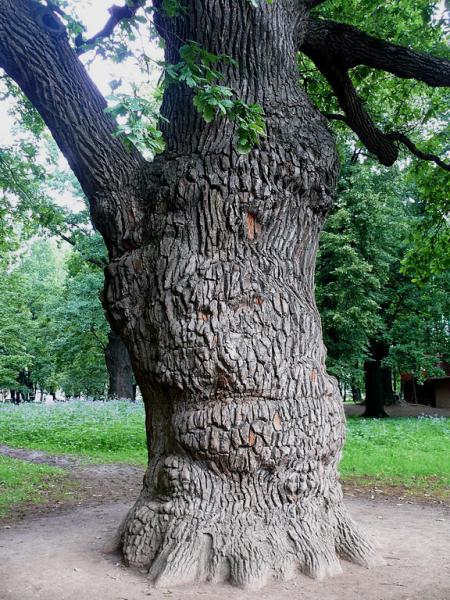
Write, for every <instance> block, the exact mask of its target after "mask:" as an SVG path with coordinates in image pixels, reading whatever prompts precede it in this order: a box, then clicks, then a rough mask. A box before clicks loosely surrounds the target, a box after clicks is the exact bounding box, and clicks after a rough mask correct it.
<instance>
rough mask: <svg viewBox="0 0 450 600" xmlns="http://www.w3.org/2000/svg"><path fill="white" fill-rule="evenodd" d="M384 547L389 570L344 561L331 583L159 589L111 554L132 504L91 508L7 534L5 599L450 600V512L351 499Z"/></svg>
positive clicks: (1, 532) (1, 577) (1, 542)
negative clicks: (107, 551)
mask: <svg viewBox="0 0 450 600" xmlns="http://www.w3.org/2000/svg"><path fill="white" fill-rule="evenodd" d="M347 504H348V506H349V507H350V510H351V512H352V514H353V515H354V517H355V518H356V519H358V521H359V522H360V523H366V524H367V529H368V530H369V531H370V533H371V534H372V535H373V536H375V537H376V538H377V539H378V540H379V541H380V542H381V543H382V546H383V551H382V553H383V556H384V557H385V560H386V565H385V566H383V567H378V568H374V569H371V570H369V571H367V570H365V569H362V568H360V567H357V566H355V565H351V564H348V563H343V569H344V573H343V574H342V575H340V576H338V577H335V578H333V579H328V580H325V581H312V580H310V579H308V578H305V577H303V576H298V577H297V578H296V579H294V580H291V581H289V582H287V583H271V584H270V585H268V586H267V587H266V588H264V589H263V590H262V591H259V592H244V591H242V590H238V589H236V588H231V587H230V586H224V585H220V586H218V585H215V586H212V585H197V586H189V587H181V588H173V589H170V590H168V589H161V590H159V589H155V588H154V587H152V586H151V585H150V584H149V582H148V581H147V580H146V578H145V576H143V575H141V574H140V573H137V572H133V571H131V570H129V569H126V568H124V567H123V566H122V564H121V562H120V558H119V557H118V556H114V555H108V554H105V553H104V552H103V550H102V549H103V547H104V544H105V543H107V542H108V540H109V539H110V538H111V536H112V535H113V533H114V531H115V528H116V526H117V523H119V522H120V520H121V519H122V518H123V517H124V515H125V514H126V511H127V505H125V504H123V503H114V504H107V505H103V506H96V507H95V506H83V507H79V508H76V509H75V510H72V511H70V512H65V513H60V514H54V515H49V516H46V517H40V518H37V519H36V518H34V519H32V520H25V521H22V522H21V523H19V524H16V525H15V526H14V527H12V528H11V529H5V528H3V529H2V528H0V556H1V560H0V598H1V600H148V599H149V598H151V600H163V599H165V598H172V599H173V600H191V599H197V598H205V599H211V600H213V599H214V600H293V598H296V599H297V598H298V599H299V600H300V599H302V600H344V599H345V600H361V599H364V600H449V598H450V585H449V584H450V564H449V562H448V557H449V550H450V548H449V539H450V528H449V513H448V511H447V510H445V509H444V508H442V507H433V506H420V505H412V504H404V505H402V506H397V505H395V504H392V503H388V502H383V503H379V502H376V501H372V502H371V501H370V500H365V499H348V500H347Z"/></svg>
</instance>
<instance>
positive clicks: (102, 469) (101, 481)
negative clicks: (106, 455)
mask: <svg viewBox="0 0 450 600" xmlns="http://www.w3.org/2000/svg"><path fill="white" fill-rule="evenodd" d="M0 454H3V455H4V456H9V457H11V458H18V459H20V460H27V461H30V462H33V463H39V464H46V465H51V466H53V467H62V468H64V469H66V470H67V472H68V477H69V478H70V482H69V484H68V485H65V488H68V489H69V490H70V491H68V492H67V493H66V494H65V495H63V496H61V495H58V494H57V493H56V494H54V493H52V490H50V491H49V492H48V497H47V502H46V503H45V504H40V505H34V504H23V505H20V506H17V507H13V509H12V511H11V513H10V514H9V515H8V516H7V517H3V518H0V528H1V527H2V526H3V525H5V524H6V525H7V524H9V523H15V522H16V521H20V520H22V519H30V518H32V517H36V516H40V515H47V514H49V513H59V512H64V511H67V510H72V509H73V508H74V507H76V506H81V505H88V506H97V505H99V504H105V503H112V502H129V503H132V502H133V500H135V499H136V498H137V496H138V494H139V491H140V489H141V487H142V478H143V476H144V468H143V467H135V466H133V465H128V464H124V463H111V464H101V465H97V464H93V465H91V464H85V463H84V462H83V461H82V459H81V458H79V457H76V456H69V455H54V454H48V453H47V452H42V451H41V450H28V449H22V448H11V447H10V446H5V445H0ZM0 554H1V553H0ZM0 590H1V580H0ZM0 600H2V598H1V591H0Z"/></svg>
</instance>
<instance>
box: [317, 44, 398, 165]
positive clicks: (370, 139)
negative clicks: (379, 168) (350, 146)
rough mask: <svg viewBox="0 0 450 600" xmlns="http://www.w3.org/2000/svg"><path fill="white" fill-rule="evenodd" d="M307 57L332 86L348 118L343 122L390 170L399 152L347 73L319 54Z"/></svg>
mask: <svg viewBox="0 0 450 600" xmlns="http://www.w3.org/2000/svg"><path fill="white" fill-rule="evenodd" d="M308 56H310V58H311V59H312V60H313V61H314V64H315V65H316V67H317V68H318V69H319V71H320V72H321V73H322V75H323V76H324V77H325V78H326V79H327V81H328V82H329V84H330V85H331V87H332V89H333V91H334V93H335V95H336V98H337V100H338V102H339V106H340V107H341V108H342V110H343V111H344V113H345V117H342V118H340V120H341V121H344V122H345V123H347V125H348V126H349V127H350V128H351V129H352V130H353V131H354V132H355V133H356V135H357V136H358V137H359V139H360V140H361V141H362V143H363V144H364V146H366V148H367V149H368V150H369V152H372V153H373V154H375V155H376V156H377V158H378V160H379V161H380V162H381V164H383V165H385V166H387V167H390V166H391V165H393V164H394V162H395V161H396V160H397V158H398V149H397V147H396V146H395V144H394V143H393V142H392V141H391V140H389V139H388V138H387V137H386V136H385V135H384V133H383V132H382V131H381V130H380V129H378V127H377V126H376V125H375V123H374V122H373V121H372V118H371V117H370V115H369V113H368V112H367V111H366V110H365V108H364V105H363V103H362V101H361V98H360V97H359V96H358V94H357V93H356V90H355V88H354V86H353V83H352V81H351V79H350V77H349V75H348V73H347V71H345V70H343V69H341V68H340V67H339V66H338V65H337V64H336V63H334V62H332V61H330V60H329V59H327V58H324V57H323V56H321V55H318V54H316V53H311V54H309V55H308Z"/></svg>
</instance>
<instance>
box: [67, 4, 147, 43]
mask: <svg viewBox="0 0 450 600" xmlns="http://www.w3.org/2000/svg"><path fill="white" fill-rule="evenodd" d="M143 4H144V2H143V1H142V0H134V1H133V2H132V3H129V4H125V5H124V6H116V5H113V6H111V8H110V9H109V14H110V15H111V16H110V17H109V19H108V21H107V22H106V24H105V26H104V27H103V29H101V30H100V31H99V32H97V33H96V34H95V35H93V36H92V37H91V38H89V39H88V40H84V39H83V37H82V36H78V37H77V39H76V45H77V54H83V53H84V52H87V51H88V50H90V49H91V48H92V46H95V44H97V43H98V42H99V41H101V40H103V39H105V38H107V37H109V36H111V35H112V34H113V32H114V30H115V28H116V27H117V25H118V24H119V23H120V22H121V21H125V20H129V19H132V18H133V17H134V15H135V14H136V12H137V11H138V10H139V8H140V7H141V6H142V5H143Z"/></svg>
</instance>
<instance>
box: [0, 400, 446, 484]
mask: <svg viewBox="0 0 450 600" xmlns="http://www.w3.org/2000/svg"><path fill="white" fill-rule="evenodd" d="M0 443H4V444H8V445H10V446H15V447H23V448H33V449H38V450H47V451H48V452H52V453H55V454H76V455H81V456H84V457H86V459H89V460H90V461H95V462H128V463H133V464H142V465H144V464H145V462H146V441H145V431H144V411H143V406H142V404H141V403H136V404H130V403H127V402H121V401H113V402H106V403H105V402H81V401H80V402H68V403H57V404H54V405H39V404H23V405H21V406H14V405H10V404H4V405H0ZM449 447H450V419H442V418H440V419H439V418H419V419H407V418H401V419H386V420H366V419H359V418H350V419H349V420H348V433H347V442H346V445H345V448H344V459H343V461H342V463H341V473H342V479H343V481H344V482H345V481H352V480H361V478H365V479H366V481H367V482H369V483H370V482H372V483H373V482H375V483H376V484H377V485H389V486H392V485H394V486H395V485H403V486H406V487H409V488H410V489H411V490H412V491H413V492H414V491H416V492H417V493H421V494H423V492H424V490H426V489H429V490H431V491H432V492H433V493H434V492H435V491H436V493H438V492H439V493H440V492H443V491H445V490H446V489H447V490H448V488H449V485H450V452H449Z"/></svg>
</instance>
